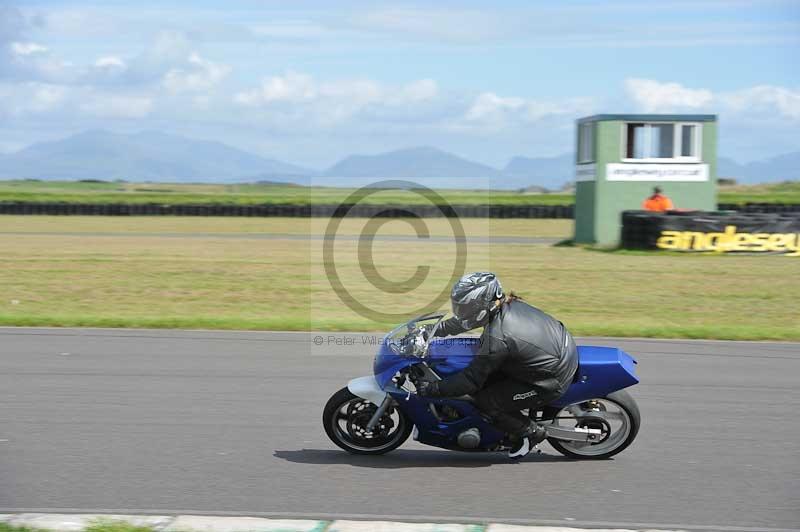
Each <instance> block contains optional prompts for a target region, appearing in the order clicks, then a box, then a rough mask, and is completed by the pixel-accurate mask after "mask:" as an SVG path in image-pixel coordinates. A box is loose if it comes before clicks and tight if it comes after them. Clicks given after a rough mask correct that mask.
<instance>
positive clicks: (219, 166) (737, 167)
mask: <svg viewBox="0 0 800 532" xmlns="http://www.w3.org/2000/svg"><path fill="white" fill-rule="evenodd" d="M573 174H574V157H573V155H572V154H570V153H565V154H563V155H559V156H556V157H536V158H531V157H514V158H512V159H511V160H510V161H509V162H508V164H507V165H506V166H505V167H504V168H502V169H501V168H493V167H491V166H487V165H485V164H481V163H477V162H474V161H470V160H468V159H465V158H462V157H459V156H457V155H454V154H452V153H448V152H445V151H443V150H440V149H437V148H432V147H428V146H422V147H415V148H408V149H402V150H396V151H391V152H386V153H382V154H377V155H350V156H348V157H345V158H344V159H342V160H341V161H339V162H337V163H336V164H334V165H333V166H331V167H330V168H328V169H327V170H323V171H317V170H314V169H311V168H304V167H302V166H297V165H294V164H289V163H285V162H282V161H277V160H274V159H267V158H264V157H260V156H258V155H254V154H252V153H249V152H246V151H243V150H240V149H237V148H233V147H231V146H228V145H226V144H223V143H221V142H215V141H206V140H193V139H188V138H184V137H180V136H177V135H170V134H166V133H162V132H159V131H143V132H140V133H135V134H120V133H112V132H109V131H104V130H92V131H86V132H83V133H79V134H77V135H73V136H71V137H68V138H65V139H62V140H58V141H53V142H41V143H37V144H32V145H31V146H28V147H27V148H24V149H22V150H20V151H18V152H16V153H12V154H6V155H0V179H42V180H78V179H102V180H114V179H122V180H126V181H162V182H217V183H231V182H254V181H273V182H285V183H294V184H301V185H306V184H310V183H313V184H316V185H328V186H350V187H353V186H363V185H366V184H369V183H372V182H375V181H377V180H383V179H407V180H414V181H415V182H418V183H421V184H424V185H427V186H431V187H445V188H467V189H469V188H472V189H487V188H492V189H505V190H514V189H522V188H527V187H531V186H539V187H546V188H548V189H551V190H553V189H558V188H560V187H562V186H563V185H564V184H565V183H568V182H570V181H572V179H573ZM717 174H718V175H719V176H720V177H728V178H735V179H736V180H737V181H738V182H740V183H756V182H770V181H784V180H794V179H800V151H797V152H793V153H788V154H785V155H781V156H778V157H773V158H770V159H765V160H763V161H755V162H751V163H747V164H739V163H737V162H735V161H733V160H731V159H728V158H724V157H720V158H719V160H718V172H717Z"/></svg>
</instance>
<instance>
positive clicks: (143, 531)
mask: <svg viewBox="0 0 800 532" xmlns="http://www.w3.org/2000/svg"><path fill="white" fill-rule="evenodd" d="M0 532H47V529H43V528H30V527H27V526H13V525H9V524H7V523H0ZM83 532H154V529H152V528H150V527H147V526H136V525H132V524H130V523H126V522H125V521H113V520H106V519H100V520H97V521H95V522H93V523H92V524H90V525H89V526H87V527H85V528H84V529H83Z"/></svg>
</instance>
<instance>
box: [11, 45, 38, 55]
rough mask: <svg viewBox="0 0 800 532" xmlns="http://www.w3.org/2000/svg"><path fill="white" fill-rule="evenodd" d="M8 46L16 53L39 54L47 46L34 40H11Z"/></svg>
mask: <svg viewBox="0 0 800 532" xmlns="http://www.w3.org/2000/svg"><path fill="white" fill-rule="evenodd" d="M10 47H11V51H12V52H14V53H15V54H16V55H33V54H41V53H44V52H46V51H47V46H43V45H41V44H36V43H35V42H12V43H11V44H10Z"/></svg>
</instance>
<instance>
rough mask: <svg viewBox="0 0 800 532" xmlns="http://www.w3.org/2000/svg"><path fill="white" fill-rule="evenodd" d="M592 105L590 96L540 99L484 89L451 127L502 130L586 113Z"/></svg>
mask: <svg viewBox="0 0 800 532" xmlns="http://www.w3.org/2000/svg"><path fill="white" fill-rule="evenodd" d="M594 105H595V104H594V102H593V101H592V99H591V98H564V99H561V100H557V101H542V100H533V99H526V98H520V97H515V96H505V97H504V96H498V95H497V94H495V93H493V92H484V93H481V94H479V95H478V96H476V97H475V98H474V99H473V100H472V103H471V104H470V105H469V107H468V108H467V110H466V112H465V113H464V115H463V117H460V118H459V119H458V120H456V121H455V122H454V123H452V124H451V125H450V127H451V128H452V129H454V130H462V131H467V130H469V131H473V132H496V131H498V130H501V129H511V128H519V127H530V125H531V124H533V123H536V122H540V121H542V120H545V119H548V118H550V117H560V118H568V119H569V120H572V119H574V118H577V117H578V116H580V115H582V114H587V113H589V112H590V111H591V110H592V109H593V107H594Z"/></svg>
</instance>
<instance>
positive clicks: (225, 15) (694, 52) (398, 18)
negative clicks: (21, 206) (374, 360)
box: [0, 0, 800, 168]
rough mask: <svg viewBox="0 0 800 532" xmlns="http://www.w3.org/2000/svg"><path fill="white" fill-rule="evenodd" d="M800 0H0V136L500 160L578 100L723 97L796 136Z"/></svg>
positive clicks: (570, 126)
mask: <svg viewBox="0 0 800 532" xmlns="http://www.w3.org/2000/svg"><path fill="white" fill-rule="evenodd" d="M798 52H800V2H798V1H796V0H795V1H770V0H763V1H746V0H729V1H715V0H693V1H689V0H687V1H684V0H664V1H662V2H635V1H620V2H587V1H583V2H577V1H562V2H511V1H505V2H504V1H496V2H492V3H487V2H469V1H461V2H455V1H438V2H427V3H423V2H417V3H396V2H336V3H331V2H304V1H294V2H270V1H251V0H247V1H228V2H211V1H192V2H184V1H181V2H178V1H162V2H146V1H122V0H114V1H104V2H69V1H54V0H50V1H45V0H31V1H26V2H19V1H14V0H0V151H6V152H8V151H13V150H16V149H19V148H21V147H24V146H25V145H27V144H30V143H32V142H37V141H42V140H51V139H55V138H60V137H64V136H67V135H69V134H72V133H75V132H78V131H82V130H85V129H94V128H105V129H110V130H114V131H121V132H135V131H140V130H150V129H157V130H163V131H167V132H172V133H176V134H182V135H186V136H190V137H196V138H208V139H214V140H220V141H223V142H226V143H228V144H231V145H234V146H237V147H241V148H244V149H247V150H250V151H253V152H256V153H259V154H261V155H264V156H267V157H273V158H277V159H282V160H286V161H288V162H293V163H297V164H301V165H306V166H311V167H317V168H320V167H325V166H328V165H330V164H332V163H333V162H335V161H336V160H338V159H339V158H341V157H343V156H345V155H348V154H351V153H376V152H380V151H384V150H391V149H396V148H402V147H409V146H417V145H433V146H437V147H439V148H442V149H446V150H449V151H452V152H454V153H457V154H459V155H462V156H466V157H469V158H471V159H474V160H477V161H480V162H484V163H488V164H493V165H496V166H502V165H504V164H505V163H506V162H507V160H508V159H509V158H510V157H512V156H514V155H525V156H552V155H558V154H561V153H565V152H568V151H571V147H572V137H573V130H574V120H575V119H576V118H578V117H580V116H585V115H588V114H594V113H606V112H607V113H615V112H690V113H715V114H718V115H719V116H720V122H721V126H720V153H721V155H725V156H729V157H732V158H734V159H736V160H738V161H740V162H746V161H749V160H753V159H758V158H764V157H769V156H773V155H777V154H780V153H784V152H788V151H794V150H798V149H800V141H798V138H800V73H799V72H800V69H799V68H797V63H798V61H797V59H796V58H797V57H798V56H800V53H798Z"/></svg>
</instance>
